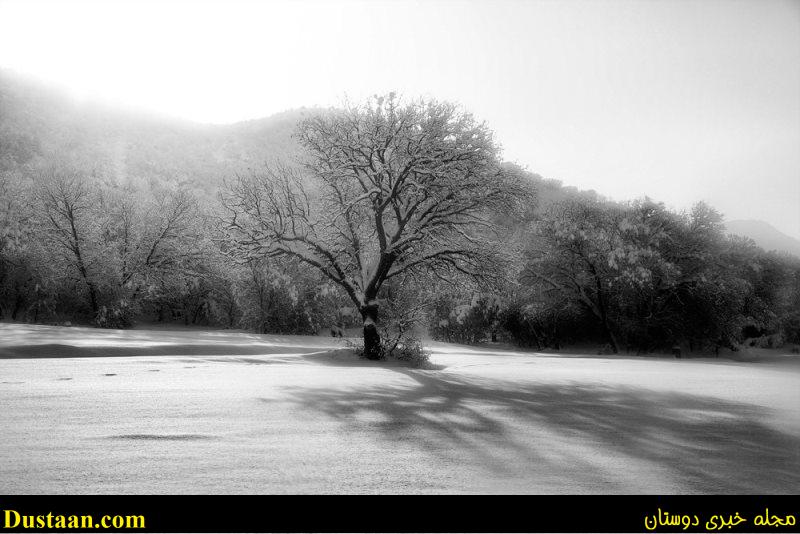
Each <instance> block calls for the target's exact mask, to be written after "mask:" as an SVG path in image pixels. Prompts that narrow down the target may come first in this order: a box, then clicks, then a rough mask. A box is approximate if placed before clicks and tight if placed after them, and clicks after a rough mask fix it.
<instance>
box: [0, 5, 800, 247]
mask: <svg viewBox="0 0 800 534" xmlns="http://www.w3.org/2000/svg"><path fill="white" fill-rule="evenodd" d="M0 66H2V67H9V68H12V69H15V70H18V71H22V72H25V73H30V74H34V75H37V76H39V77H42V78H45V79H48V80H52V81H55V82H59V83H60V84H62V85H64V86H66V87H68V88H70V89H71V90H72V91H73V92H75V93H77V94H79V95H81V96H83V97H86V98H103V99H105V100H111V101H116V102H120V103H124V104H126V105H132V106H138V107H142V108H147V109H151V110H154V111H158V112H164V113H168V114H170V115H176V116H180V117H185V118H189V119H193V120H197V121H203V122H215V123H225V122H234V121H238V120H242V119H251V118H258V117H263V116H267V115H271V114H273V113H276V112H279V111H283V110H286V109H290V108H295V107H300V106H315V105H316V106H328V105H334V104H337V103H340V102H341V101H342V99H343V97H345V96H347V97H349V98H350V99H353V100H359V99H362V98H364V97H365V96H367V95H370V94H374V93H383V92H388V91H391V90H395V91H399V92H401V93H404V94H406V95H411V96H416V95H426V96H434V97H436V98H440V99H446V100H453V101H456V102H459V103H461V104H463V105H464V106H465V107H466V108H467V109H468V110H470V111H472V112H473V113H474V114H475V115H476V116H477V117H478V118H480V119H482V120H485V121H486V122H487V123H488V124H489V126H490V127H491V128H492V129H493V130H494V131H495V132H496V135H497V139H498V140H499V141H500V143H501V144H502V145H503V147H504V155H505V157H506V158H507V159H509V160H514V161H517V162H518V163H520V164H522V165H524V166H526V167H527V168H528V169H530V170H531V171H534V172H538V173H540V174H542V175H543V176H545V177H548V178H557V179H560V180H562V181H563V182H564V183H566V184H568V185H574V186H577V187H579V188H583V189H595V190H596V191H598V192H599V193H601V194H604V195H606V196H610V197H612V198H616V199H629V198H635V197H640V196H643V195H649V196H651V197H653V198H656V199H658V200H663V201H665V202H666V203H667V204H668V205H670V206H671V207H674V208H678V209H681V208H685V207H688V206H689V205H690V204H691V203H693V202H694V201H696V200H700V199H704V200H707V201H709V202H711V203H712V204H713V205H714V206H716V207H717V208H718V209H720V210H721V211H722V212H723V213H725V215H726V216H728V217H729V218H731V219H742V218H744V219H751V218H752V219H762V220H765V221H767V222H769V223H771V224H773V225H774V226H775V227H777V228H778V229H780V230H782V231H783V232H786V233H788V234H790V235H793V236H795V237H798V238H800V1H797V0H786V1H779V0H702V1H700V0H697V1H689V0H649V1H645V0H627V1H615V0H607V1H606V0H589V1H582V0H561V1H543V0H540V1H533V0H530V1H526V0H425V1H420V2H414V1H410V0H371V1H340V0H326V1H311V0H295V1H266V0H265V1H259V2H242V1H240V2H232V1H225V2H222V1H220V2H202V1H191V2H188V1H187V2H178V1H175V2H168V1H161V2H149V1H142V0H138V1H135V2H127V1H122V0H114V1H96V2H87V1H69V2H68V1H63V0H62V1H56V2H41V1H31V0H26V1H13V0H0Z"/></svg>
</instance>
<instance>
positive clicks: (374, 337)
mask: <svg viewBox="0 0 800 534" xmlns="http://www.w3.org/2000/svg"><path fill="white" fill-rule="evenodd" d="M360 311H361V318H362V319H363V321H364V357H365V358H367V359H368V360H380V359H381V335H380V334H379V333H378V305H377V304H367V305H365V306H362V307H361V310H360Z"/></svg>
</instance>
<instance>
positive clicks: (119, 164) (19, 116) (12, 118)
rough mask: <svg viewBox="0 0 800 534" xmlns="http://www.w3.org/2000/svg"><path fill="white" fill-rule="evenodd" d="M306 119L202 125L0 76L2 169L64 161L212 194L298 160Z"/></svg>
mask: <svg viewBox="0 0 800 534" xmlns="http://www.w3.org/2000/svg"><path fill="white" fill-rule="evenodd" d="M304 113H306V111H305V110H302V109H301V110H293V111H287V112H284V113H280V114H277V115H274V116H271V117H267V118H264V119H259V120H253V121H246V122H242V123H237V124H232V125H204V124H197V123H192V122H189V121H183V120H179V119H174V118H166V117H159V116H155V115H152V114H147V113H144V112H138V113H137V112H134V111H119V110H116V109H112V108H110V107H108V106H104V105H101V104H97V103H90V102H81V101H78V100H76V99H73V98H70V97H68V96H66V95H64V94H61V93H59V92H58V91H55V90H52V89H49V88H47V87H45V86H43V85H42V84H40V83H37V82H35V81H31V80H26V79H23V78H20V77H19V76H17V75H14V74H12V73H9V72H8V71H3V70H0V170H24V169H25V168H27V167H30V166H36V165H41V164H44V165H47V164H48V163H51V162H54V161H64V160H67V161H70V162H72V163H74V164H76V165H77V166H78V167H79V168H84V169H87V170H90V171H91V172H92V173H93V174H94V175H95V176H98V178H99V179H101V180H103V181H106V182H111V183H115V184H117V185H126V184H129V183H130V184H136V185H140V186H141V185H147V184H152V183H154V182H155V183H161V184H165V183H167V184H168V183H171V184H176V185H182V186H187V187H189V188H191V189H195V190H196V191H198V192H203V193H205V194H207V195H208V194H212V193H214V192H215V191H216V189H217V188H218V186H219V184H220V183H221V181H222V180H223V178H225V177H227V176H231V175H232V174H233V173H234V172H237V171H242V170H245V169H246V168H248V167H257V166H259V165H260V164H261V163H262V162H264V161H268V160H271V159H273V158H275V157H277V156H279V155H280V156H286V155H289V156H291V155H292V154H294V153H295V151H296V148H295V145H294V141H293V140H292V137H291V136H292V132H293V129H294V126H295V124H296V123H297V121H298V120H299V119H300V118H301V117H302V116H303V114H304Z"/></svg>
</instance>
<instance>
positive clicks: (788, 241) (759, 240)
mask: <svg viewBox="0 0 800 534" xmlns="http://www.w3.org/2000/svg"><path fill="white" fill-rule="evenodd" d="M725 227H726V228H727V230H728V232H729V233H731V234H735V235H741V236H744V237H749V238H750V239H752V240H753V241H755V242H756V245H758V246H759V247H761V248H763V249H764V250H777V251H779V252H788V253H789V254H793V255H795V256H797V257H800V240H797V239H795V238H793V237H791V236H788V235H786V234H784V233H783V232H781V231H780V230H778V229H777V228H775V227H773V226H772V225H770V224H768V223H766V222H764V221H756V220H736V221H727V222H726V223H725Z"/></svg>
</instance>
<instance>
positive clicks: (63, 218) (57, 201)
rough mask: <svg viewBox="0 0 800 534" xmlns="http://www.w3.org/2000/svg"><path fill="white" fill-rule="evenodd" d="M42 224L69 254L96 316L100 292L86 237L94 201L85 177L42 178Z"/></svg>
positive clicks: (57, 174)
mask: <svg viewBox="0 0 800 534" xmlns="http://www.w3.org/2000/svg"><path fill="white" fill-rule="evenodd" d="M37 197H38V201H39V202H38V207H39V209H40V215H41V219H42V223H43V225H44V227H45V228H47V229H48V230H49V236H50V239H52V240H53V241H54V242H55V244H56V245H57V246H58V247H59V248H61V249H62V251H63V252H65V253H66V256H67V257H68V258H69V259H70V263H72V265H73V266H74V267H75V269H76V270H77V271H78V274H79V275H80V278H81V280H82V281H83V283H84V284H85V285H86V288H87V290H88V293H89V303H90V305H91V307H92V312H93V313H95V314H96V313H97V312H98V310H99V306H98V298H97V297H98V289H97V285H96V284H95V281H94V279H93V277H92V276H91V274H90V272H89V266H90V260H89V255H88V251H87V248H88V243H89V242H91V240H90V239H87V237H88V236H87V234H89V233H90V227H91V226H92V224H94V221H93V220H92V219H93V214H92V198H91V190H90V188H89V185H88V184H87V182H86V180H85V179H84V178H83V176H82V175H81V174H80V173H78V172H74V171H68V170H65V171H55V170H53V171H51V172H49V173H46V174H45V175H44V176H42V178H41V182H40V185H39V188H38V190H37Z"/></svg>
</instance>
